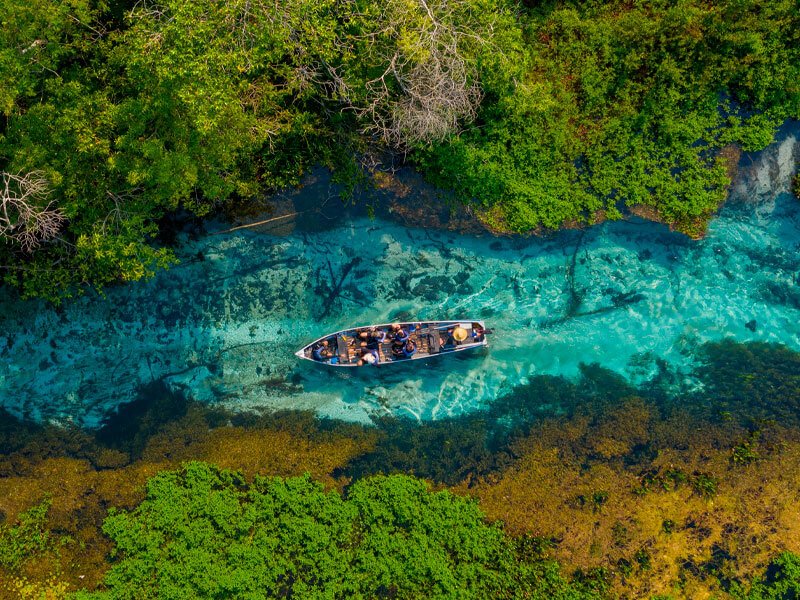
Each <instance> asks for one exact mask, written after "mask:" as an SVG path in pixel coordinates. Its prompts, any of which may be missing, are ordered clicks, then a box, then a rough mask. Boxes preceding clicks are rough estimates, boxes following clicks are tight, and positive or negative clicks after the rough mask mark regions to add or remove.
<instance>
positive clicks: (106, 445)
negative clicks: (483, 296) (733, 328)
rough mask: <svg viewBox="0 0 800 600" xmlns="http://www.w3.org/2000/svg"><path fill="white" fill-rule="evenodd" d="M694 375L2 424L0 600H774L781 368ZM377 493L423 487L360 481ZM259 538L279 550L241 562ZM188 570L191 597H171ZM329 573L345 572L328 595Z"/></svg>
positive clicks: (785, 452) (796, 388) (709, 367)
mask: <svg viewBox="0 0 800 600" xmlns="http://www.w3.org/2000/svg"><path fill="white" fill-rule="evenodd" d="M701 357H702V361H701V363H700V364H699V365H698V367H697V370H696V372H695V373H694V375H695V377H698V378H699V379H700V381H702V382H703V384H704V385H703V386H701V387H697V386H692V387H691V389H688V390H684V391H680V390H677V391H676V390H673V391H672V392H671V393H666V391H665V389H666V388H665V387H664V385H666V384H664V383H663V382H662V383H659V382H658V381H656V382H653V383H652V384H651V385H649V386H647V387H645V388H641V389H638V388H635V387H632V386H631V385H630V384H629V383H628V382H627V381H625V380H624V379H622V378H621V377H619V376H618V375H615V374H614V373H611V372H609V371H606V370H604V369H602V368H600V367H598V366H596V365H587V366H585V367H584V368H583V371H582V373H581V376H580V377H579V378H578V379H577V380H575V381H569V380H565V379H562V378H558V377H538V378H534V379H532V380H531V382H530V383H529V384H527V385H525V386H521V387H520V388H518V389H516V390H514V391H513V393H512V394H510V395H509V396H507V397H504V398H500V399H498V400H497V401H496V402H495V403H494V405H493V406H492V407H490V408H489V409H487V411H486V412H484V413H481V414H479V415H473V416H470V417H463V418H458V419H448V420H444V421H441V422H433V423H422V424H420V423H417V422H413V423H411V422H405V421H382V422H379V423H378V425H377V427H374V428H364V427H362V426H357V425H347V424H342V423H336V422H322V421H318V420H316V419H314V418H313V417H312V416H311V415H308V414H303V413H285V414H276V415H266V416H251V415H235V414H230V413H226V412H224V411H221V410H218V409H215V408H213V407H207V406H203V405H200V404H196V403H191V402H186V401H185V400H182V399H181V398H180V397H178V396H175V395H174V394H171V393H169V392H168V391H166V390H165V389H163V388H161V387H159V386H152V387H150V388H148V389H146V390H143V399H142V400H141V401H140V402H139V403H138V404H137V405H136V406H129V407H125V408H123V409H122V410H121V411H120V413H119V414H118V415H117V416H116V417H115V419H112V421H111V422H110V423H108V424H107V425H106V427H105V428H104V429H102V430H100V431H99V432H96V433H92V434H89V433H86V432H83V431H80V430H71V429H64V428H58V427H53V426H34V425H30V424H27V425H26V424H24V423H19V422H15V421H14V420H13V418H11V417H10V416H8V415H6V416H4V418H3V419H2V422H1V423H0V448H1V449H2V454H0V511H2V512H0V515H2V517H3V518H4V522H3V524H2V525H0V581H2V582H3V585H4V586H5V589H4V590H3V591H4V593H6V594H7V595H8V596H9V597H19V595H20V594H27V595H28V597H36V595H37V594H38V595H39V596H41V594H43V593H44V591H45V590H50V592H49V593H50V594H51V596H52V597H56V596H57V594H61V593H64V592H65V591H68V592H75V591H77V590H81V589H83V590H87V593H90V592H98V594H101V595H111V596H112V597H117V596H124V594H125V593H126V592H125V590H128V591H130V594H128V597H146V593H145V591H144V588H141V586H146V585H149V584H153V585H156V584H155V583H154V582H160V583H158V585H159V586H160V585H163V586H167V587H163V588H159V589H162V590H165V589H170V590H173V591H174V594H175V597H178V596H179V595H180V594H184V595H186V594H188V595H190V596H195V597H203V594H204V593H205V591H207V592H208V595H211V594H212V592H213V591H214V590H220V589H223V588H224V589H228V588H226V587H225V586H232V587H230V590H234V591H232V592H231V593H232V594H234V595H236V594H240V595H244V593H245V591H244V590H247V589H250V587H248V586H253V585H264V586H273V587H272V588H270V589H277V588H274V586H276V585H278V586H280V585H284V586H285V585H289V584H288V583H287V582H289V581H291V582H296V583H297V585H298V586H311V587H310V588H308V589H312V588H313V586H315V585H321V582H328V584H329V585H330V586H331V589H338V590H340V591H341V592H340V595H341V597H344V596H347V595H350V596H351V597H354V596H358V595H359V594H361V595H363V596H365V597H376V596H380V595H381V594H386V595H391V594H392V593H393V592H392V590H393V589H395V588H393V587H392V585H396V586H398V587H397V588H396V590H395V591H396V592H397V597H414V596H415V595H416V596H420V595H421V596H425V595H426V594H427V595H431V594H432V593H433V592H434V591H437V593H440V594H441V595H442V596H448V594H449V595H450V596H451V597H470V594H471V596H472V597H487V596H486V594H487V593H489V594H490V595H491V596H492V597H520V598H538V597H550V596H552V597H555V598H583V597H623V598H642V597H656V596H660V597H672V598H704V597H706V598H711V597H715V598H720V599H724V598H748V599H751V600H756V599H758V598H761V599H766V598H786V597H792V596H791V593H795V594H796V593H797V592H798V591H800V587H798V586H800V577H799V576H800V569H798V568H797V561H798V558H797V556H796V555H797V554H798V553H800V544H799V543H798V541H799V540H800V483H798V482H800V418H798V415H800V411H798V410H797V407H798V405H800V380H799V379H798V373H800V368H798V364H799V363H798V361H800V354H797V353H793V352H791V351H789V350H787V349H785V348H782V347H779V346H772V345H768V344H747V345H738V344H734V343H732V342H723V343H719V344H708V345H707V346H706V347H705V348H704V349H703V351H702V352H701ZM667 379H669V377H667ZM713 382H716V383H713ZM776 394H777V395H776ZM542 405H547V406H549V407H551V410H554V411H555V413H556V414H559V415H561V416H558V417H554V416H550V417H547V418H544V417H542V416H541V414H542V413H541V411H540V410H539V409H540V408H541V406H542ZM551 414H552V413H551ZM197 460H202V461H205V463H204V464H202V465H198V464H193V463H191V461H197ZM187 463H188V466H186V465H187ZM209 464H215V465H217V466H214V467H212V466H209ZM182 465H184V466H182ZM220 467H222V469H221V470H220ZM176 469H178V470H177V471H176ZM233 471H235V472H233ZM398 473H399V474H410V475H415V476H417V477H419V478H421V480H428V482H429V483H428V484H423V483H422V482H421V480H416V479H411V478H408V477H402V478H393V477H389V478H385V477H377V478H376V477H375V476H376V475H379V474H384V475H392V474H398ZM305 474H308V475H305ZM276 476H277V477H281V478H283V479H279V480H277V479H273V478H274V477H276ZM297 477H299V479H295V478H297ZM432 490H437V491H442V490H447V491H448V492H449V493H446V494H438V493H434V492H433V491H432ZM453 494H456V495H458V496H462V497H468V498H471V499H473V500H475V501H477V505H476V504H475V503H474V502H473V501H471V500H470V501H465V500H458V499H457V498H455V497H454V496H453ZM201 498H202V501H201V500H200V499H201ZM212 500H213V501H212ZM276 507H283V508H276ZM291 507H294V508H291ZM111 508H114V509H115V511H116V512H114V516H112V517H109V510H110V509H111ZM262 509H263V510H262ZM277 515H282V517H280V516H277ZM484 515H485V517H486V519H484ZM281 519H283V520H281ZM309 520H310V521H309ZM194 527H196V528H197V529H196V530H195V529H193V528H194ZM461 527H464V528H465V529H460V528H461ZM103 532H105V534H104V533H103ZM134 532H136V534H137V535H134ZM303 532H308V533H307V534H306V533H303ZM355 532H361V534H360V536H359V535H355ZM456 532H458V533H456ZM139 534H141V535H139ZM301 534H302V535H306V537H305V538H302V539H303V540H305V541H303V542H301V541H300V538H299V537H298V536H301ZM456 535H457V536H458V537H459V539H460V540H462V541H463V544H464V545H465V546H464V547H463V548H461V550H463V551H464V553H462V554H459V553H458V552H456V553H455V554H454V553H453V551H452V548H451V546H452V545H453V544H455V542H454V541H453V539H454V537H453V536H456ZM282 536H284V537H282ZM285 536H288V537H285ZM353 536H355V537H353ZM189 538H191V539H193V540H196V541H197V542H198V544H199V545H197V546H191V545H190V544H188V542H187V540H188V539H189ZM254 540H259V542H258V543H255V541H254ZM276 540H284V542H285V544H283V545H282V547H285V548H288V549H291V552H290V551H289V550H287V553H288V554H287V555H283V554H280V553H279V552H278V553H277V554H276V553H273V554H271V555H270V556H272V558H269V557H265V555H264V552H265V550H264V548H274V544H275V543H276ZM200 542H202V544H200ZM304 543H308V544H310V545H309V548H310V549H312V550H314V551H315V554H314V556H316V557H317V558H318V559H319V561H318V562H314V561H313V560H312V558H311V557H310V555H309V554H305V553H304V552H306V550H304V549H303V544H304ZM270 544H272V545H270ZM478 546H479V548H478ZM421 548H424V549H425V550H424V551H423V550H422V549H421ZM309 551H310V550H309ZM232 552H233V553H235V557H234V555H233V554H231V553H232ZM177 557H182V558H181V559H180V561H178V562H177V563H175V564H173V563H172V562H170V561H172V560H173V558H174V559H175V560H178V559H177ZM234 558H235V560H234ZM239 560H241V561H242V564H246V565H248V566H249V567H250V568H249V569H247V572H244V568H243V567H242V568H241V569H242V570H240V571H236V569H235V568H234V566H235V565H234V564H233V563H234V562H236V561H239ZM193 561H202V562H203V564H207V565H209V569H206V572H207V579H206V580H203V581H200V580H199V579H197V577H195V576H192V577H189V576H188V575H187V576H186V577H184V575H186V573H185V567H181V566H180V565H187V564H193ZM334 563H336V564H346V565H350V566H349V567H348V571H349V572H350V573H351V574H357V575H353V577H351V579H349V580H347V581H342V580H341V579H337V577H339V576H338V575H337V574H336V573H334V572H333V568H332V567H330V568H328V567H325V565H331V564H334ZM237 564H238V563H237ZM468 564H469V565H471V566H470V567H468V566H467V565H468ZM226 565H227V566H226ZM406 565H408V568H407V569H406ZM212 567H213V568H212ZM228 567H230V568H228ZM276 569H278V570H281V569H282V570H283V571H282V572H284V573H286V574H287V575H286V577H285V578H284V579H281V580H280V582H279V583H276V582H278V581H279V580H278V578H277V576H276V572H277V571H276ZM315 569H316V570H315ZM319 569H323V570H324V572H322V571H319ZM194 571H195V570H192V572H194ZM143 572H147V573H148V574H149V575H148V576H147V577H143V576H141V577H140V576H138V575H140V574H141V573H143ZM466 573H471V575H467V574H466ZM217 574H219V576H217ZM289 574H293V575H291V576H290V575H289ZM151 575H152V576H151ZM422 578H424V579H425V580H426V581H428V582H429V586H430V587H428V588H424V590H425V591H424V592H421V591H420V590H421V589H423V588H420V587H419V586H420V585H422V584H420V583H419V582H420V581H421V580H422ZM254 582H260V583H254ZM387 582H391V584H389V583H387ZM432 582H438V583H432ZM292 585H294V584H292ZM137 586H140V587H137ZM170 586H171V587H170ZM181 586H184V587H181ZM185 586H190V588H186V587H185ZM203 586H205V587H203ZM348 586H349V587H348ZM358 586H361V587H358ZM381 586H384V587H381ZM437 586H438V587H437ZM493 586H494V587H493ZM187 589H191V591H190V592H187V591H186V590H187ZM281 589H283V590H284V591H285V588H281ZM300 589H301V587H298V588H297V590H300ZM131 590H133V591H131ZM198 590H199V591H198ZM204 590H205V591H204ZM453 590H457V591H453ZM487 590H490V591H489V592H487ZM234 592H235V593H234ZM277 593H278V592H276V594H277ZM298 593H299V592H298ZM558 594H561V595H560V596H559V595H558ZM548 595H549V596H548ZM165 596H168V594H166V593H165V594H164V595H162V597H165Z"/></svg>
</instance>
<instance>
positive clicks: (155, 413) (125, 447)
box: [95, 380, 190, 459]
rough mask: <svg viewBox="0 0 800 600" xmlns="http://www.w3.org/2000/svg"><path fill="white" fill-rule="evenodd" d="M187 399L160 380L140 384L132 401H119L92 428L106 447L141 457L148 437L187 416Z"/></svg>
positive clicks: (132, 456)
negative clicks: (112, 411)
mask: <svg viewBox="0 0 800 600" xmlns="http://www.w3.org/2000/svg"><path fill="white" fill-rule="evenodd" d="M189 405H190V402H189V401H188V400H187V399H186V398H185V397H184V396H183V395H182V394H180V393H179V392H176V391H174V390H172V389H170V388H168V387H167V386H166V385H165V384H164V382H163V381H160V380H159V381H154V382H153V383H151V384H149V385H145V386H142V387H141V388H140V390H139V394H138V397H137V398H136V400H134V401H133V402H128V403H126V404H123V405H121V406H120V407H119V408H118V409H117V412H115V413H113V414H111V415H109V416H108V417H107V418H106V419H105V421H104V422H103V424H102V426H101V427H100V429H98V430H97V431H96V432H95V438H96V439H97V441H98V442H99V443H100V444H102V445H104V446H106V447H109V448H113V449H115V450H120V451H123V452H126V453H128V454H129V455H130V457H131V458H132V459H137V458H140V457H141V455H142V450H143V449H144V447H145V446H146V445H147V441H148V440H149V438H151V437H152V436H153V435H154V434H155V433H156V432H158V431H159V430H160V429H161V428H163V427H164V425H166V424H168V423H170V422H173V421H177V420H179V419H181V418H183V417H185V416H186V413H187V411H188V410H189Z"/></svg>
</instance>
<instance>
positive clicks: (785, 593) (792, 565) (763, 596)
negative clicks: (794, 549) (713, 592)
mask: <svg viewBox="0 0 800 600" xmlns="http://www.w3.org/2000/svg"><path fill="white" fill-rule="evenodd" d="M745 589H747V591H745ZM730 592H731V596H733V597H734V598H735V599H736V600H788V599H790V598H798V597H800V556H798V555H797V554H793V553H791V552H784V553H783V554H781V555H780V556H778V557H777V558H776V559H775V560H774V561H772V563H770V565H769V567H767V570H766V573H765V574H764V576H763V577H762V578H760V579H756V580H755V581H753V583H752V584H751V585H750V586H742V585H741V584H734V585H733V587H732V589H731V590H730Z"/></svg>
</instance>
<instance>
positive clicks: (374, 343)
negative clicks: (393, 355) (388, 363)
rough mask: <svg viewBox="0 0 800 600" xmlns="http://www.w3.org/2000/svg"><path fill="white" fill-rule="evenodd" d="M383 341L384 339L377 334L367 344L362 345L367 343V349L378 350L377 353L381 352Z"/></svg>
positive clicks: (369, 338)
mask: <svg viewBox="0 0 800 600" xmlns="http://www.w3.org/2000/svg"><path fill="white" fill-rule="evenodd" d="M382 341H383V339H382V338H380V337H378V336H377V335H376V334H374V333H373V334H371V335H370V336H369V337H368V338H367V341H366V342H362V343H366V344H367V348H369V349H370V350H376V351H377V350H380V347H381V342H382Z"/></svg>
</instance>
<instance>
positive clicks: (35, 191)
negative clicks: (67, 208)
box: [0, 171, 65, 252]
mask: <svg viewBox="0 0 800 600" xmlns="http://www.w3.org/2000/svg"><path fill="white" fill-rule="evenodd" d="M49 195H50V189H49V186H48V183H47V180H46V179H45V178H44V176H43V174H42V173H40V172H38V171H32V172H30V173H26V174H24V175H22V174H19V173H18V174H16V175H13V174H11V173H6V172H0V239H6V240H9V241H11V242H13V243H16V244H18V245H19V246H20V247H21V248H22V249H23V250H24V251H25V252H31V251H33V250H34V249H35V248H37V247H38V246H39V245H40V244H42V242H45V241H47V240H51V239H53V238H54V237H55V236H57V235H58V233H59V231H60V230H61V226H62V224H63V223H64V220H65V217H64V213H63V212H62V211H61V209H60V208H54V207H53V202H51V201H48V199H47V198H48V196H49Z"/></svg>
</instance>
